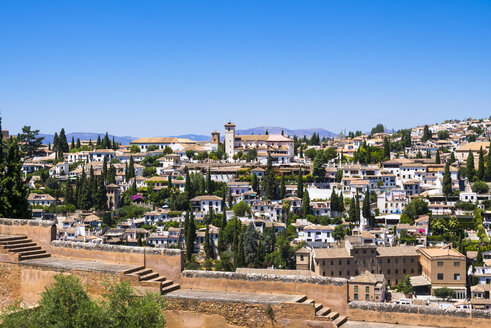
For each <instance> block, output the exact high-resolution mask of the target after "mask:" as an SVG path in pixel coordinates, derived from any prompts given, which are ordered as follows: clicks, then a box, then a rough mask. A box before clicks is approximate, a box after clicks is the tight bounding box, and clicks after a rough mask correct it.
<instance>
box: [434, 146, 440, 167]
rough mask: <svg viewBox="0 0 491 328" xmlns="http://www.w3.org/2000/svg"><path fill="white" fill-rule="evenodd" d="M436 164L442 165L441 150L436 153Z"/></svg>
mask: <svg viewBox="0 0 491 328" xmlns="http://www.w3.org/2000/svg"><path fill="white" fill-rule="evenodd" d="M435 163H436V164H440V163H441V160H440V149H438V150H437V151H436V156H435Z"/></svg>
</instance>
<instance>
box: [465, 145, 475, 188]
mask: <svg viewBox="0 0 491 328" xmlns="http://www.w3.org/2000/svg"><path fill="white" fill-rule="evenodd" d="M466 175H467V179H469V182H473V181H474V178H475V176H476V168H475V167H474V155H473V154H472V151H470V150H469V155H468V156H467V164H466Z"/></svg>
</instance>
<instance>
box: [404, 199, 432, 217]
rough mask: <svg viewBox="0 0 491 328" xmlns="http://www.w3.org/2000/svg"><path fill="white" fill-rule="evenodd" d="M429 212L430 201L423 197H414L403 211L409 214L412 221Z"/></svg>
mask: <svg viewBox="0 0 491 328" xmlns="http://www.w3.org/2000/svg"><path fill="white" fill-rule="evenodd" d="M427 213H428V203H427V202H426V201H425V200H424V199H423V198H421V197H416V198H414V199H412V200H411V201H410V202H409V203H408V204H407V205H406V207H405V208H404V210H403V211H402V214H405V215H407V216H408V217H409V218H410V219H411V221H412V222H414V220H416V219H417V218H418V216H419V215H423V214H427Z"/></svg>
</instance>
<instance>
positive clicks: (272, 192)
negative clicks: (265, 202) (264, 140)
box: [263, 156, 278, 200]
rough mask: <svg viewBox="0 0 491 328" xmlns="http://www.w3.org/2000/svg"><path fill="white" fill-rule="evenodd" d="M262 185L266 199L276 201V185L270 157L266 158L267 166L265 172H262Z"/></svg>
mask: <svg viewBox="0 0 491 328" xmlns="http://www.w3.org/2000/svg"><path fill="white" fill-rule="evenodd" d="M263 185H264V191H265V193H266V197H267V198H268V199H269V200H274V199H278V183H277V181H276V176H275V172H274V170H273V159H272V158H271V156H268V164H267V166H266V171H265V172H264V179H263Z"/></svg>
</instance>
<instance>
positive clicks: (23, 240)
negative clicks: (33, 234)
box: [0, 238, 32, 246]
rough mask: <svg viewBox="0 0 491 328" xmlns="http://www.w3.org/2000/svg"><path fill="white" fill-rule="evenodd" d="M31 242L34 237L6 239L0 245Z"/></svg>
mask: <svg viewBox="0 0 491 328" xmlns="http://www.w3.org/2000/svg"><path fill="white" fill-rule="evenodd" d="M29 242H32V239H26V238H23V239H14V240H6V241H0V246H7V245H16V244H23V243H29Z"/></svg>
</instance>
